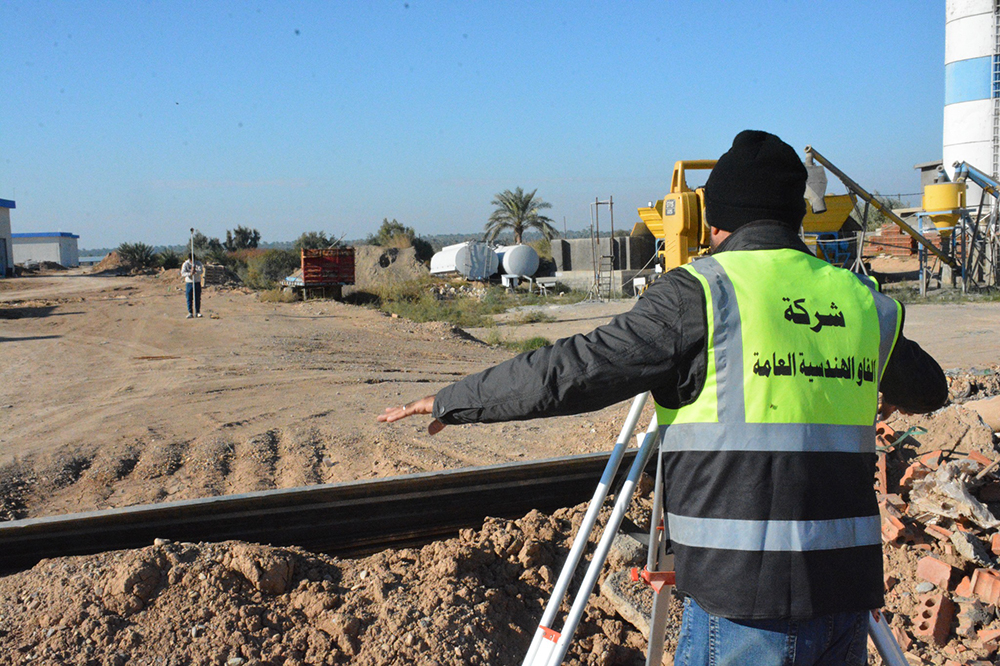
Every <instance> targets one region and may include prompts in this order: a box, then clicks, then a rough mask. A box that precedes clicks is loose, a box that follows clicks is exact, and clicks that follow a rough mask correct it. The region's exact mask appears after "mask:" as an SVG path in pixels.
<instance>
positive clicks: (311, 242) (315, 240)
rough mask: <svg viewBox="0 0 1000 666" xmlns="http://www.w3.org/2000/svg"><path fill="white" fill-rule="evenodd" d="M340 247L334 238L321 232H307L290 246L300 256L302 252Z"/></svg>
mask: <svg viewBox="0 0 1000 666" xmlns="http://www.w3.org/2000/svg"><path fill="white" fill-rule="evenodd" d="M338 245H340V241H339V240H337V239H336V238H330V237H329V236H327V235H326V233H325V232H322V231H307V232H305V233H304V234H302V235H301V236H299V238H298V240H296V241H295V244H294V245H293V246H292V249H294V250H295V252H296V254H301V252H302V250H325V249H327V248H329V247H336V246H338Z"/></svg>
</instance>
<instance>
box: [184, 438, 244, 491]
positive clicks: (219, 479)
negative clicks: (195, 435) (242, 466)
mask: <svg viewBox="0 0 1000 666" xmlns="http://www.w3.org/2000/svg"><path fill="white" fill-rule="evenodd" d="M235 450H236V445H235V444H234V443H233V442H231V441H229V440H227V439H223V438H220V437H219V436H218V435H214V434H213V435H211V436H209V437H207V438H203V439H199V440H195V442H194V443H193V444H192V445H191V446H190V447H189V448H188V451H187V455H186V456H185V458H184V463H183V466H182V467H181V469H180V470H178V472H177V477H178V481H179V482H180V488H181V491H180V492H179V493H178V496H177V497H176V499H190V498H196V497H214V496H216V495H222V494H224V492H225V489H226V486H227V483H226V482H227V478H228V477H229V475H230V472H231V468H232V464H233V456H234V453H235Z"/></svg>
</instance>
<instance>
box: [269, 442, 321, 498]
mask: <svg viewBox="0 0 1000 666" xmlns="http://www.w3.org/2000/svg"><path fill="white" fill-rule="evenodd" d="M324 451H325V447H324V445H323V443H322V440H321V437H320V434H319V431H318V430H316V429H315V428H310V429H308V430H298V431H294V432H290V433H284V434H283V435H282V436H281V437H279V440H278V453H279V456H278V462H277V466H276V474H275V483H276V485H277V487H278V488H298V487H300V486H309V485H313V484H316V483H321V482H322V472H321V467H322V465H323V458H324Z"/></svg>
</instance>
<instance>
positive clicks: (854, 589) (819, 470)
mask: <svg viewBox="0 0 1000 666" xmlns="http://www.w3.org/2000/svg"><path fill="white" fill-rule="evenodd" d="M682 270H688V271H690V273H691V274H692V275H693V276H694V277H696V278H697V279H698V281H699V282H700V283H701V284H702V286H703V288H704V290H705V301H706V306H707V307H706V320H707V324H708V328H707V346H708V355H707V369H706V377H705V382H704V388H703V389H702V391H701V393H700V394H699V396H698V398H697V399H696V400H695V401H694V402H693V403H692V404H690V405H686V406H684V407H681V408H680V409H668V408H665V407H663V406H661V405H657V408H656V410H657V417H658V419H659V423H660V427H661V431H662V437H663V439H662V442H661V455H662V456H663V462H664V472H665V475H664V479H665V483H666V498H667V499H666V514H667V527H668V530H669V536H670V539H671V541H672V543H673V548H674V554H675V567H676V570H677V587H678V588H679V589H680V590H682V591H684V592H686V593H688V594H690V595H691V596H693V597H694V598H695V600H696V601H697V602H698V604H699V605H700V606H702V608H704V609H706V610H707V611H709V612H711V613H714V614H716V615H721V616H723V617H729V618H744V619H750V618H797V619H804V618H810V617H816V616H819V615H825V614H827V613H833V612H841V611H858V610H866V609H871V608H878V607H880V606H881V605H882V603H883V600H882V587H883V581H882V549H881V537H880V520H879V510H878V505H877V502H876V498H875V492H874V488H873V478H874V468H875V422H876V411H877V401H878V385H879V381H880V379H881V376H882V372H883V371H884V369H885V366H886V363H887V361H888V359H889V355H890V354H891V353H892V348H893V345H894V344H895V342H896V339H897V337H898V335H899V327H900V324H901V319H902V317H901V313H902V309H901V306H900V305H899V303H897V302H896V301H894V300H893V299H891V298H888V297H886V296H884V295H882V294H881V293H879V292H878V288H877V285H876V284H875V283H874V281H871V280H869V279H867V278H862V277H859V276H856V275H854V274H853V273H851V272H849V271H846V270H843V269H839V268H835V267H833V266H831V265H830V264H828V263H827V262H825V261H822V260H820V259H817V258H816V257H813V256H811V255H808V254H806V253H803V252H800V251H798V250H793V249H778V250H752V251H732V252H722V253H719V254H717V255H713V256H711V257H707V258H705V259H700V260H697V261H695V262H694V263H692V264H689V265H687V266H685V267H684V268H683V269H682Z"/></svg>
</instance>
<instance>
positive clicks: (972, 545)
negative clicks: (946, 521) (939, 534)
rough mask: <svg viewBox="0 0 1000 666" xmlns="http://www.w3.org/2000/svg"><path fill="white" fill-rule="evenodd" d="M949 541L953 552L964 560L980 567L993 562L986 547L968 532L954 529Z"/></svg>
mask: <svg viewBox="0 0 1000 666" xmlns="http://www.w3.org/2000/svg"><path fill="white" fill-rule="evenodd" d="M950 540H951V543H952V545H954V546H955V552H956V553H958V555H959V556H960V557H961V558H962V559H964V560H965V561H966V562H971V563H973V564H975V565H977V566H980V567H989V566H992V564H993V558H992V557H990V554H989V552H987V550H986V547H985V546H984V545H983V544H982V542H980V541H979V539H977V538H976V536H975V535H973V534H970V533H969V532H960V531H955V532H952V534H951V538H950Z"/></svg>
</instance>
